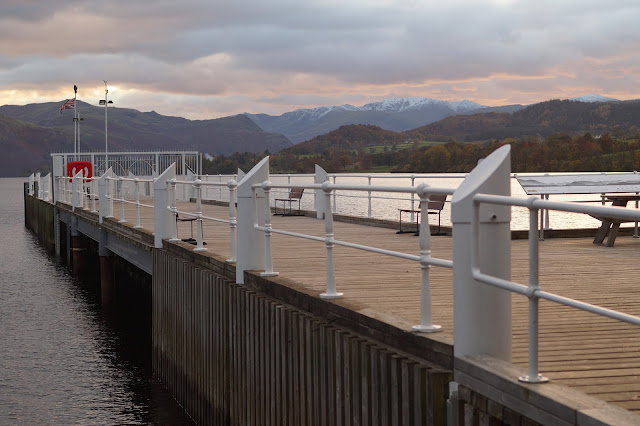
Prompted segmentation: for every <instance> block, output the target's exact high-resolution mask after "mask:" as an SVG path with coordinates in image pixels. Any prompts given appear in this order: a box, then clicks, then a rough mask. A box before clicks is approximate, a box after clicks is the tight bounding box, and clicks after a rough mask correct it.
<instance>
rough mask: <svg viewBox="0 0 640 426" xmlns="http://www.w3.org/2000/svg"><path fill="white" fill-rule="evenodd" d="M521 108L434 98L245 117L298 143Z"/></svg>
mask: <svg viewBox="0 0 640 426" xmlns="http://www.w3.org/2000/svg"><path fill="white" fill-rule="evenodd" d="M522 108H524V106H522V105H505V106H500V107H488V106H483V105H480V104H477V103H475V102H472V101H469V100H464V101H459V102H448V101H441V100H438V99H432V98H400V99H386V100H384V101H380V102H373V103H369V104H366V105H363V106H360V107H356V106H353V105H340V106H329V107H318V108H310V109H298V110H295V111H291V112H287V113H285V114H282V115H280V116H272V115H267V114H246V115H247V116H248V117H250V118H251V119H252V120H253V121H255V123H256V124H257V125H258V126H260V127H261V128H263V129H264V130H265V131H267V132H275V133H282V134H283V135H285V136H286V137H287V138H289V140H291V141H292V142H293V143H299V142H303V141H306V140H309V139H311V138H313V137H315V136H318V135H322V134H325V133H328V132H330V131H332V130H335V129H337V128H338V127H340V126H342V125H345V124H373V125H376V126H380V127H382V128H383V129H386V130H393V131H395V132H402V131H405V130H409V129H415V128H416V127H420V126H424V125H426V124H430V123H434V122H436V121H439V120H442V119H443V118H447V117H450V116H452V115H461V114H464V115H467V114H476V113H478V112H514V111H518V110H520V109H522Z"/></svg>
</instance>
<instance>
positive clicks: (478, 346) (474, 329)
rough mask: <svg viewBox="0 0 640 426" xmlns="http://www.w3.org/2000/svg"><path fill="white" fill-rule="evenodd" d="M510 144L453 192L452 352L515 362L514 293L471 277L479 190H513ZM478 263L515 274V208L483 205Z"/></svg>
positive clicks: (486, 268)
mask: <svg viewBox="0 0 640 426" xmlns="http://www.w3.org/2000/svg"><path fill="white" fill-rule="evenodd" d="M510 149H511V147H510V146H508V145H507V146H503V147H502V148H500V149H498V150H496V151H495V152H493V153H492V154H491V155H489V156H488V157H487V158H485V159H484V160H481V162H480V163H479V164H478V165H477V166H476V167H475V168H474V169H473V170H472V171H471V173H469V175H468V176H467V177H466V179H465V180H464V182H462V184H461V185H460V187H459V188H458V189H457V190H456V192H455V193H454V194H453V198H452V200H451V222H452V223H453V229H454V231H453V299H454V339H455V341H454V355H455V356H456V357H459V356H464V355H473V354H487V355H491V356H494V357H496V358H499V359H503V360H505V361H511V293H509V292H508V291H505V290H502V289H498V288H495V287H492V286H490V285H487V284H482V283H479V282H477V281H475V280H474V279H473V276H472V267H473V265H472V257H471V250H473V248H472V247H471V241H472V238H471V235H472V234H471V232H472V225H471V222H472V218H473V197H474V195H476V194H479V193H480V194H493V195H507V196H508V195H509V194H510V193H511V187H510V177H509V175H510V172H511V151H510ZM479 214H480V217H479V235H477V236H476V238H478V241H479V244H478V246H479V252H478V263H479V267H480V270H481V271H482V272H484V273H486V274H489V275H493V276H495V277H498V278H502V279H506V280H509V279H510V278H511V231H510V229H509V222H510V220H511V208H510V207H509V206H499V205H486V204H485V205H482V206H481V207H480V211H479Z"/></svg>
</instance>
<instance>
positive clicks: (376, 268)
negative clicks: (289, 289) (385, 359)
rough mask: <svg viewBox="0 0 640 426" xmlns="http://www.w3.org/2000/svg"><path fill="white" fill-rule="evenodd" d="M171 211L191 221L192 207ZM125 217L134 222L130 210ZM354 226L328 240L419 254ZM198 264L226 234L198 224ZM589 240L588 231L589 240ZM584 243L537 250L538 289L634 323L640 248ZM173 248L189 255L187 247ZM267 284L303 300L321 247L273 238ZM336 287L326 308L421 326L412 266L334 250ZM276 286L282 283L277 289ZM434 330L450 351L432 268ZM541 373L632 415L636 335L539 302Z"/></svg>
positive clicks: (562, 241) (638, 384)
mask: <svg viewBox="0 0 640 426" xmlns="http://www.w3.org/2000/svg"><path fill="white" fill-rule="evenodd" d="M178 208H179V210H182V211H192V212H195V205H194V204H193V203H180V204H179V206H178ZM151 213H152V212H151V211H148V212H147V214H144V215H142V217H141V221H142V223H143V226H144V227H145V229H149V228H148V227H150V228H152V227H153V215H152V214H151ZM203 214H204V215H205V216H209V217H216V218H225V217H228V207H226V206H216V205H203ZM125 217H130V218H131V217H134V211H133V210H132V209H131V207H129V210H128V211H127V212H126V213H125ZM362 223H363V224H354V223H343V222H336V223H335V225H334V226H335V229H334V232H335V238H336V239H341V240H345V241H350V242H355V243H359V244H366V245H371V246H378V247H385V248H387V249H390V250H397V251H403V252H406V253H410V254H417V253H419V246H418V238H416V237H415V236H413V234H411V233H408V234H396V232H395V229H389V228H383V227H376V226H369V225H366V220H364V219H363V220H362ZM272 226H273V227H274V228H275V229H284V230H288V231H294V232H300V233H304V234H311V235H318V236H322V235H323V232H324V224H323V221H321V220H317V219H314V218H312V217H308V216H273V218H272ZM203 232H204V240H205V241H206V243H207V246H206V247H207V251H206V252H203V253H201V254H203V255H204V256H217V257H221V258H227V257H228V256H229V230H228V225H226V224H214V223H212V222H209V221H204V231H203ZM594 232H595V230H594ZM178 236H179V237H182V238H188V237H189V236H190V229H189V223H180V224H179V230H178ZM592 240H593V239H592V238H552V239H547V240H546V241H544V242H541V244H540V265H541V267H540V285H541V287H542V288H543V289H544V290H546V291H550V292H554V293H558V294H562V295H565V296H568V297H571V298H575V299H579V300H583V301H586V302H588V303H592V304H595V305H601V306H606V307H608V308H611V309H615V310H619V311H622V312H625V313H629V314H632V315H640V291H639V290H638V277H639V276H640V239H634V238H632V237H621V238H619V239H618V240H617V241H616V245H615V246H614V247H606V246H604V245H595V244H593V243H592ZM431 242H432V255H433V256H434V257H439V258H444V259H451V258H452V239H451V237H450V236H432V240H431ZM177 244H178V245H181V246H183V247H184V248H186V249H192V248H193V245H191V244H188V243H184V242H180V243H177ZM272 249H273V264H274V270H275V271H277V272H279V273H280V277H278V278H275V280H277V281H279V282H285V283H286V285H291V286H294V287H295V288H296V289H297V290H300V291H303V292H305V293H307V294H309V295H312V296H318V295H319V294H320V293H322V292H323V291H324V290H325V281H324V279H325V267H326V265H325V248H324V244H322V243H320V242H314V241H309V240H304V239H301V238H293V237H288V236H282V235H274V236H273V237H272ZM334 250H335V252H336V256H335V263H336V283H337V284H336V285H337V289H338V291H340V292H343V293H344V298H342V299H336V300H335V301H333V303H336V304H338V305H341V306H344V307H347V308H349V309H353V310H355V311H357V312H360V313H363V314H365V315H367V316H370V317H372V318H376V319H379V320H381V321H384V322H387V323H389V324H392V325H393V326H396V327H398V328H401V329H406V330H410V329H411V326H413V325H416V324H418V323H419V322H420V302H419V300H420V268H419V266H418V265H417V263H415V262H410V261H406V260H402V259H396V258H391V257H388V256H383V255H376V254H372V253H367V252H363V251H360V250H356V249H350V248H346V247H336V248H335V249H334ZM511 250H512V251H511V253H512V271H513V273H512V279H513V280H514V281H516V282H519V283H522V284H525V285H526V283H527V281H528V267H529V266H528V265H529V264H528V262H529V260H528V259H529V257H528V256H529V253H528V242H527V240H513V241H512V248H511ZM279 278H286V280H285V281H283V280H279ZM431 288H432V299H433V320H434V323H435V324H439V325H442V327H443V331H442V332H441V333H437V334H431V335H429V338H431V339H435V340H437V341H440V342H442V343H445V344H449V345H451V344H453V286H452V271H451V270H449V269H444V268H437V267H432V268H431ZM512 304H513V313H514V315H513V362H514V364H516V365H518V366H521V367H526V365H527V299H526V298H525V297H523V296H518V295H514V296H512ZM540 306H541V307H540V355H539V356H540V372H541V373H542V374H544V375H546V376H548V377H549V378H550V379H551V380H552V381H553V382H555V383H558V384H563V385H567V386H570V387H572V388H575V389H577V390H580V391H582V392H585V393H586V394H589V395H592V396H594V397H597V398H599V399H602V400H603V401H606V402H608V403H611V404H614V405H617V406H620V407H623V408H625V409H628V410H631V411H640V334H639V333H638V330H637V328H635V327H634V326H632V325H630V324H626V323H622V322H619V321H615V320H611V319H607V318H603V317H600V316H597V315H594V314H590V313H587V312H584V311H580V310H576V309H572V308H569V307H564V306H560V305H557V304H554V303H551V302H547V301H541V302H540Z"/></svg>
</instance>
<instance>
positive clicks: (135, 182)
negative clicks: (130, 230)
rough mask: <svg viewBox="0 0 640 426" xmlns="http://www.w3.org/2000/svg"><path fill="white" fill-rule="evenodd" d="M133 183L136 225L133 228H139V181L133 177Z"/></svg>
mask: <svg viewBox="0 0 640 426" xmlns="http://www.w3.org/2000/svg"><path fill="white" fill-rule="evenodd" d="M133 184H134V185H135V186H136V188H135V189H136V226H134V229H140V228H142V225H140V182H139V181H138V178H135V179H134V182H133Z"/></svg>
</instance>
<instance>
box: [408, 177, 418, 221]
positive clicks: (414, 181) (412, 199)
mask: <svg viewBox="0 0 640 426" xmlns="http://www.w3.org/2000/svg"><path fill="white" fill-rule="evenodd" d="M411 186H416V178H415V176H414V175H411ZM414 206H415V194H414V193H413V192H412V193H411V217H410V218H409V220H411V222H412V223H413V221H414V220H416V218H415V217H414V216H413V215H414V210H415V209H414Z"/></svg>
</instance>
